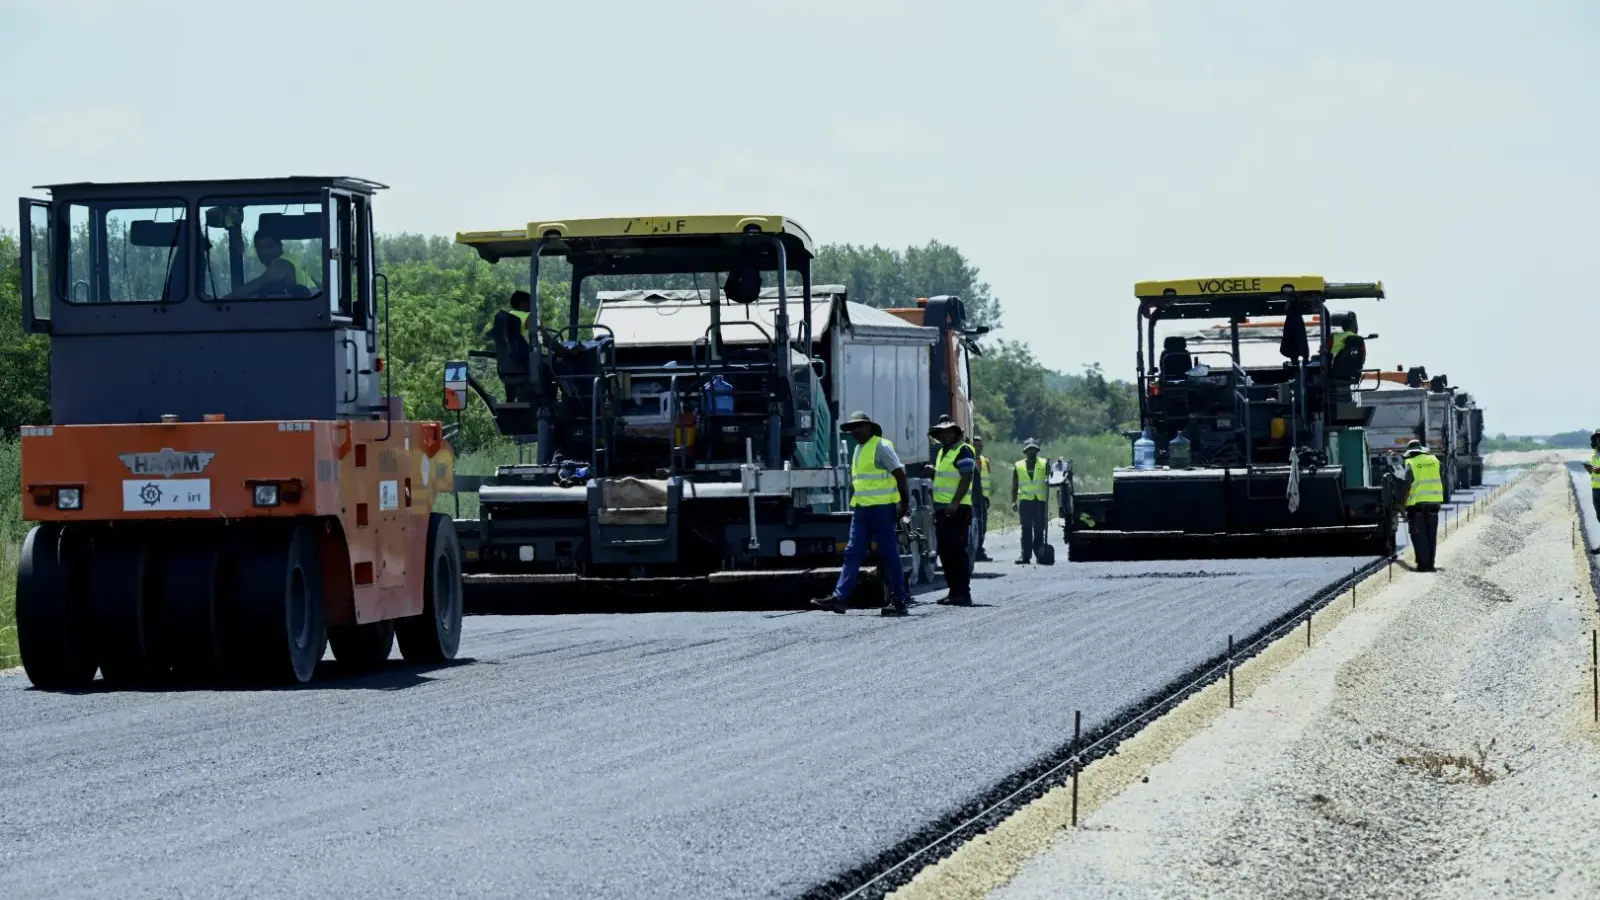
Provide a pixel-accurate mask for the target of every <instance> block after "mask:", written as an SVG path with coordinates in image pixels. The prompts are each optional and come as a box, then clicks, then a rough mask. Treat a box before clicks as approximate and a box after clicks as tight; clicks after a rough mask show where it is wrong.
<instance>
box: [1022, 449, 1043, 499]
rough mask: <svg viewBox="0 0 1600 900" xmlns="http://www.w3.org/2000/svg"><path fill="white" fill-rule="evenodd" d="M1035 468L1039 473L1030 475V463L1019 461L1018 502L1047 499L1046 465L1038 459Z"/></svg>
mask: <svg viewBox="0 0 1600 900" xmlns="http://www.w3.org/2000/svg"><path fill="white" fill-rule="evenodd" d="M1033 466H1034V469H1036V470H1037V471H1036V472H1035V473H1034V474H1032V475H1029V474H1028V461H1027V460H1025V459H1019V460H1017V500H1018V502H1021V501H1023V500H1043V499H1044V498H1045V493H1044V490H1045V485H1046V484H1047V476H1046V475H1045V465H1044V463H1043V462H1041V461H1040V460H1037V459H1036V460H1034V461H1033Z"/></svg>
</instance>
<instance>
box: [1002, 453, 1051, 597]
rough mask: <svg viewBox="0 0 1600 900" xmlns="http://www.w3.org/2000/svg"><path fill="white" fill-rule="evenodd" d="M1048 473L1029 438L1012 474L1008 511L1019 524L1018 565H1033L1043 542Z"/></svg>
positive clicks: (1045, 522)
mask: <svg viewBox="0 0 1600 900" xmlns="http://www.w3.org/2000/svg"><path fill="white" fill-rule="evenodd" d="M1049 480H1050V473H1049V472H1048V471H1047V467H1046V466H1045V464H1044V463H1043V462H1042V461H1041V460H1040V459H1039V442H1038V441H1036V440H1034V439H1033V438H1028V439H1027V440H1026V441H1023V442H1022V459H1019V460H1017V465H1016V468H1015V469H1013V470H1012V472H1011V511H1012V512H1014V513H1016V514H1017V517H1018V518H1019V519H1021V520H1022V555H1021V556H1019V557H1017V565H1019V566H1025V565H1027V564H1028V563H1030V562H1033V557H1034V555H1035V554H1036V553H1038V552H1039V547H1040V546H1041V545H1043V544H1044V542H1045V531H1046V529H1047V528H1048V527H1049V526H1048V520H1049V514H1048V513H1047V512H1046V508H1047V507H1048V506H1049V501H1048V500H1047V499H1046V497H1047V496H1048V495H1047V494H1046V493H1045V489H1046V486H1047V484H1048V482H1049Z"/></svg>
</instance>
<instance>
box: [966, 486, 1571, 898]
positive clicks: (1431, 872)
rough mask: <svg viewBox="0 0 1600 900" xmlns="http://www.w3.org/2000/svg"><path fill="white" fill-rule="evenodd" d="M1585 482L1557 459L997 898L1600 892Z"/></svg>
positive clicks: (1151, 771)
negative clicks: (1573, 489)
mask: <svg viewBox="0 0 1600 900" xmlns="http://www.w3.org/2000/svg"><path fill="white" fill-rule="evenodd" d="M1566 474H1567V473H1566V470H1565V466H1563V465H1560V464H1558V463H1548V464H1544V465H1541V466H1540V467H1539V468H1538V469H1536V470H1535V471H1534V472H1532V473H1531V474H1530V475H1529V476H1528V477H1527V478H1526V479H1525V480H1524V481H1523V482H1521V483H1519V484H1518V485H1516V486H1515V487H1513V488H1512V489H1511V490H1510V491H1509V492H1507V494H1506V495H1505V496H1503V497H1502V498H1501V499H1500V500H1499V502H1498V503H1496V504H1495V505H1494V506H1492V507H1490V509H1489V512H1488V513H1487V514H1483V515H1478V516H1477V517H1475V518H1474V519H1473V520H1472V521H1471V522H1470V523H1469V524H1467V525H1465V526H1464V527H1463V528H1462V529H1461V530H1460V531H1459V532H1457V533H1456V534H1455V535H1454V536H1453V537H1452V538H1451V540H1450V541H1449V542H1448V543H1446V544H1445V545H1444V547H1443V548H1442V549H1441V552H1440V557H1439V565H1440V569H1441V571H1440V572H1439V573H1437V574H1436V575H1433V576H1427V575H1418V574H1408V575H1406V576H1404V577H1402V578H1400V579H1397V580H1396V582H1395V584H1394V586H1393V587H1389V588H1386V589H1385V590H1383V591H1382V592H1381V593H1375V594H1373V595H1372V596H1371V597H1370V599H1367V598H1363V600H1362V603H1361V606H1360V608H1359V609H1358V610H1356V611H1354V612H1351V613H1349V614H1348V615H1347V616H1345V617H1344V618H1343V621H1341V622H1340V624H1339V625H1338V627H1337V628H1335V629H1334V630H1332V631H1331V632H1330V633H1328V634H1326V635H1325V636H1323V637H1321V638H1320V639H1319V640H1318V642H1317V645H1316V646H1315V647H1314V648H1313V649H1312V650H1311V651H1309V652H1306V653H1304V654H1303V655H1301V656H1300V657H1298V658H1297V659H1295V660H1294V661H1293V662H1291V663H1289V664H1288V665H1287V666H1285V667H1284V668H1283V669H1282V670H1281V671H1279V673H1278V674H1277V675H1275V676H1273V677H1271V678H1270V679H1269V680H1267V681H1266V682H1264V683H1263V684H1261V685H1260V686H1258V687H1256V688H1255V690H1253V691H1252V692H1251V693H1250V694H1249V695H1248V696H1246V697H1244V698H1243V699H1242V700H1241V701H1240V702H1239V703H1238V708H1237V709H1235V710H1231V711H1225V712H1223V713H1222V714H1221V715H1220V716H1219V717H1218V718H1217V719H1216V720H1215V721H1214V722H1213V723H1212V724H1210V725H1209V726H1207V727H1205V728H1203V729H1200V730H1199V731H1198V733H1196V734H1195V735H1194V736H1193V737H1192V738H1190V739H1188V740H1187V741H1185V742H1183V743H1182V744H1181V745H1179V746H1177V747H1176V748H1175V749H1174V750H1172V751H1171V752H1170V755H1167V756H1166V757H1165V761H1162V762H1159V763H1155V764H1153V765H1148V766H1147V768H1146V771H1145V776H1146V780H1143V781H1139V780H1135V783H1133V784H1131V785H1130V786H1129V787H1128V788H1127V789H1126V790H1124V791H1122V792H1121V793H1120V794H1118V795H1116V796H1115V797H1112V798H1110V799H1109V800H1108V801H1107V802H1106V803H1104V805H1102V806H1100V807H1099V808H1098V809H1096V810H1095V811H1094V812H1093V813H1092V814H1090V815H1089V816H1088V818H1087V819H1086V820H1085V821H1084V827H1082V828H1081V829H1079V830H1077V831H1068V832H1064V833H1062V834H1061V835H1060V836H1059V837H1058V838H1057V839H1056V840H1055V843H1054V846H1053V847H1052V848H1051V849H1050V850H1049V851H1048V852H1046V853H1044V854H1043V855H1041V856H1038V857H1036V858H1034V859H1032V860H1031V861H1030V862H1028V863H1027V864H1025V865H1024V866H1023V867H1022V871H1021V872H1020V873H1019V874H1018V875H1017V876H1016V877H1015V878H1014V879H1013V880H1011V881H1010V883H1009V884H1006V885H1004V886H1003V887H1000V888H998V889H996V890H993V891H992V892H991V893H989V897H990V898H992V900H1032V898H1047V897H1048V898H1056V897H1074V898H1079V897H1082V898H1123V897H1140V898H1144V897H1184V898H1189V897H1274V898H1322V897H1328V898H1333V897H1338V898H1357V897H1402V896H1403V897H1421V898H1440V900H1455V898H1466V897H1525V896H1531V895H1534V894H1538V895H1542V896H1561V897H1593V896H1600V858H1597V857H1596V856H1595V854H1594V837H1593V836H1594V835H1595V834H1597V833H1600V728H1597V727H1596V726H1595V725H1594V723H1593V722H1592V720H1591V716H1592V707H1591V705H1590V701H1591V697H1590V675H1589V671H1590V670H1589V653H1590V643H1589V635H1590V629H1591V628H1593V627H1595V620H1596V616H1595V598H1594V597H1593V595H1592V593H1591V592H1590V589H1589V587H1588V574H1587V572H1586V571H1585V570H1584V569H1583V568H1581V567H1583V566H1586V564H1587V563H1586V562H1585V560H1584V558H1583V555H1582V553H1581V551H1575V550H1574V548H1573V546H1572V539H1571V534H1572V515H1573V513H1572V511H1571V508H1570V498H1569V493H1568V491H1569V486H1568V483H1567V478H1566ZM1152 759H1153V758H1152ZM1085 777H1086V778H1087V777H1088V776H1087V774H1086V776H1085Z"/></svg>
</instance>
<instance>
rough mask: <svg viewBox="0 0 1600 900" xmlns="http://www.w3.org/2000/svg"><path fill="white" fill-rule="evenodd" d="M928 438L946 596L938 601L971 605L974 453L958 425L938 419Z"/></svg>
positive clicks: (935, 523) (936, 537)
mask: <svg viewBox="0 0 1600 900" xmlns="http://www.w3.org/2000/svg"><path fill="white" fill-rule="evenodd" d="M928 436H929V437H932V438H933V439H934V440H935V441H936V442H937V443H936V444H935V445H934V449H935V451H936V452H937V456H935V457H934V464H933V534H934V542H935V543H936V544H937V545H938V547H939V564H940V565H941V566H942V567H943V568H944V580H945V584H948V585H949V586H950V593H949V594H946V595H945V596H944V597H941V598H939V603H941V604H944V605H948V606H971V605H972V566H971V561H970V560H969V558H968V557H969V553H968V542H969V541H970V536H971V530H972V500H973V496H972V493H973V492H972V483H973V481H975V480H976V478H977V471H978V454H977V453H975V452H973V449H972V445H971V444H968V443H967V442H966V441H964V440H963V439H962V432H961V426H960V425H957V424H956V423H955V422H953V421H951V420H950V417H949V416H941V417H940V418H939V421H938V422H937V423H935V424H934V426H933V427H932V428H929V429H928Z"/></svg>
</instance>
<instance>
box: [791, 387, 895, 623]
mask: <svg viewBox="0 0 1600 900" xmlns="http://www.w3.org/2000/svg"><path fill="white" fill-rule="evenodd" d="M839 430H840V431H843V432H845V433H847V434H849V435H850V436H851V437H852V438H854V439H855V442H856V452H855V458H854V459H853V460H852V462H851V464H850V486H851V491H850V493H851V496H850V541H849V543H848V544H846V545H845V548H844V565H843V566H842V567H841V568H840V570H839V581H838V583H837V584H835V585H834V588H833V593H832V594H831V595H829V596H828V597H826V598H824V599H821V600H813V601H811V605H812V606H814V607H816V608H817V609H826V610H829V611H831V612H836V613H843V612H844V611H845V610H847V609H849V608H850V604H849V598H850V592H851V591H852V590H854V589H855V586H856V577H857V576H858V575H859V574H860V572H861V563H862V562H864V561H865V560H866V558H867V551H868V550H869V549H870V548H871V547H872V545H873V544H876V545H877V546H878V565H879V566H881V567H882V569H883V577H884V578H886V579H888V584H889V586H890V596H892V597H893V598H894V599H893V600H891V601H890V602H889V605H887V606H885V607H883V610H882V613H883V615H886V616H903V615H905V614H906V612H907V609H906V606H907V603H906V601H907V600H909V599H910V598H909V597H908V596H907V594H906V591H907V588H906V577H905V570H904V568H903V567H902V566H901V565H900V538H899V536H898V535H897V534H896V532H895V526H896V525H897V524H898V523H899V521H900V520H901V519H904V518H906V516H907V515H909V514H910V509H911V491H910V489H909V488H907V487H906V469H905V466H904V465H903V464H902V463H901V462H900V456H899V455H898V454H897V453H895V452H894V444H893V443H892V442H890V441H888V440H887V439H885V438H884V437H883V429H882V428H881V427H880V426H879V425H877V424H876V423H875V422H873V421H872V418H871V417H870V416H868V415H867V414H866V413H865V412H863V411H861V410H857V411H856V412H853V413H851V414H850V418H848V419H846V420H845V421H844V422H842V423H841V424H840V425H839Z"/></svg>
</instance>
